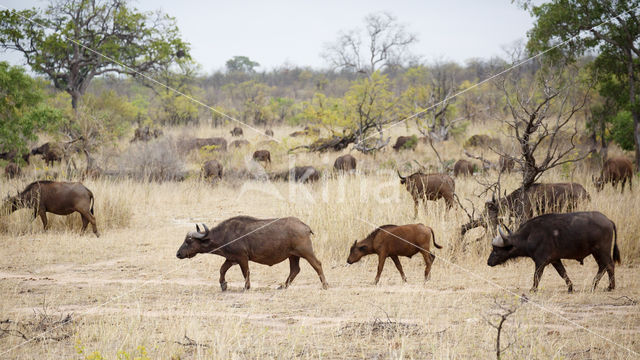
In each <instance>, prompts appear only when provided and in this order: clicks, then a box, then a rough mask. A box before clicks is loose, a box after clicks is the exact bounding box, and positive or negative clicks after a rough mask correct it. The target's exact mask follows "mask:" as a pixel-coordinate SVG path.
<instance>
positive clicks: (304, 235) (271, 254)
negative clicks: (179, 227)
mask: <svg viewBox="0 0 640 360" xmlns="http://www.w3.org/2000/svg"><path fill="white" fill-rule="evenodd" d="M203 227H204V231H202V232H201V231H200V228H199V227H198V226H197V225H196V230H197V231H195V232H189V233H188V234H187V236H186V237H185V239H184V243H183V244H182V246H180V249H178V252H177V254H176V256H177V257H178V259H186V258H192V257H194V256H196V254H216V255H220V256H222V257H224V258H225V259H226V261H225V262H224V263H223V264H222V267H221V268H220V287H221V288H222V291H225V290H227V282H226V280H225V274H226V273H227V270H229V268H230V267H231V266H233V265H235V264H238V265H240V270H242V275H243V276H244V289H245V290H248V289H249V288H250V287H251V282H250V280H249V261H253V262H257V263H259V264H264V265H269V266H272V265H275V264H277V263H280V262H282V261H284V260H286V259H287V258H288V259H289V269H290V272H289V277H287V280H286V281H285V283H284V287H285V288H286V287H288V286H289V285H290V284H291V282H292V281H293V279H295V277H296V275H298V273H299V272H300V258H304V259H305V260H307V261H308V262H309V264H311V267H313V269H314V270H315V271H316V272H317V273H318V276H319V277H320V281H321V282H322V288H323V289H326V288H328V286H329V285H328V284H327V281H326V280H325V277H324V273H323V272H322V264H321V263H320V261H319V260H318V259H317V258H316V256H315V255H314V253H313V247H312V245H311V234H313V231H311V229H310V228H309V226H307V224H305V223H303V222H302V221H300V220H299V219H297V218H295V217H287V218H279V219H264V220H261V219H256V218H254V217H250V216H236V217H232V218H230V219H227V220H225V221H223V222H221V223H220V224H218V226H216V227H214V228H213V229H211V230H209V228H207V226H206V225H204V224H203Z"/></svg>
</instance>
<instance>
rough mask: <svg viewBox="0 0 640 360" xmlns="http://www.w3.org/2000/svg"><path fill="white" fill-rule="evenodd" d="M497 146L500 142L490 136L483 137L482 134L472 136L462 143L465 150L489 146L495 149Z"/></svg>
mask: <svg viewBox="0 0 640 360" xmlns="http://www.w3.org/2000/svg"><path fill="white" fill-rule="evenodd" d="M498 145H500V140H498V139H494V138H492V137H491V136H489V135H484V134H476V135H472V136H470V137H469V138H468V139H467V141H465V142H464V147H465V148H469V147H480V148H486V147H491V146H493V147H495V146H498Z"/></svg>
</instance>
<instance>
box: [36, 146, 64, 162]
mask: <svg viewBox="0 0 640 360" xmlns="http://www.w3.org/2000/svg"><path fill="white" fill-rule="evenodd" d="M31 155H42V158H43V159H44V161H45V162H46V163H47V164H48V165H49V166H53V164H54V162H56V161H58V162H60V161H62V157H63V155H64V150H63V149H62V146H60V144H58V143H54V142H47V143H44V144H42V145H41V146H39V147H36V148H33V149H31Z"/></svg>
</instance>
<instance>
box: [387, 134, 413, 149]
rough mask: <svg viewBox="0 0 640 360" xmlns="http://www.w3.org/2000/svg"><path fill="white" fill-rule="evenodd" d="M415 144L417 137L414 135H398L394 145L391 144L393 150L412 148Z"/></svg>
mask: <svg viewBox="0 0 640 360" xmlns="http://www.w3.org/2000/svg"><path fill="white" fill-rule="evenodd" d="M417 144H418V138H417V137H415V136H398V138H397V139H396V143H395V145H393V150H395V151H400V150H405V149H408V150H414V149H415V148H416V145H417Z"/></svg>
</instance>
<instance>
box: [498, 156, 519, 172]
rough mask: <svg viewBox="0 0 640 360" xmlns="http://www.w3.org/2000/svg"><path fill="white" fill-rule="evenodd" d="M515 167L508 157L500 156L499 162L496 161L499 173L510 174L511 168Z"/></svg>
mask: <svg viewBox="0 0 640 360" xmlns="http://www.w3.org/2000/svg"><path fill="white" fill-rule="evenodd" d="M514 167H515V161H514V160H513V158H511V157H510V156H505V155H500V160H498V168H499V169H500V173H501V174H502V173H504V172H507V173H509V174H511V172H512V171H513V168H514Z"/></svg>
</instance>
